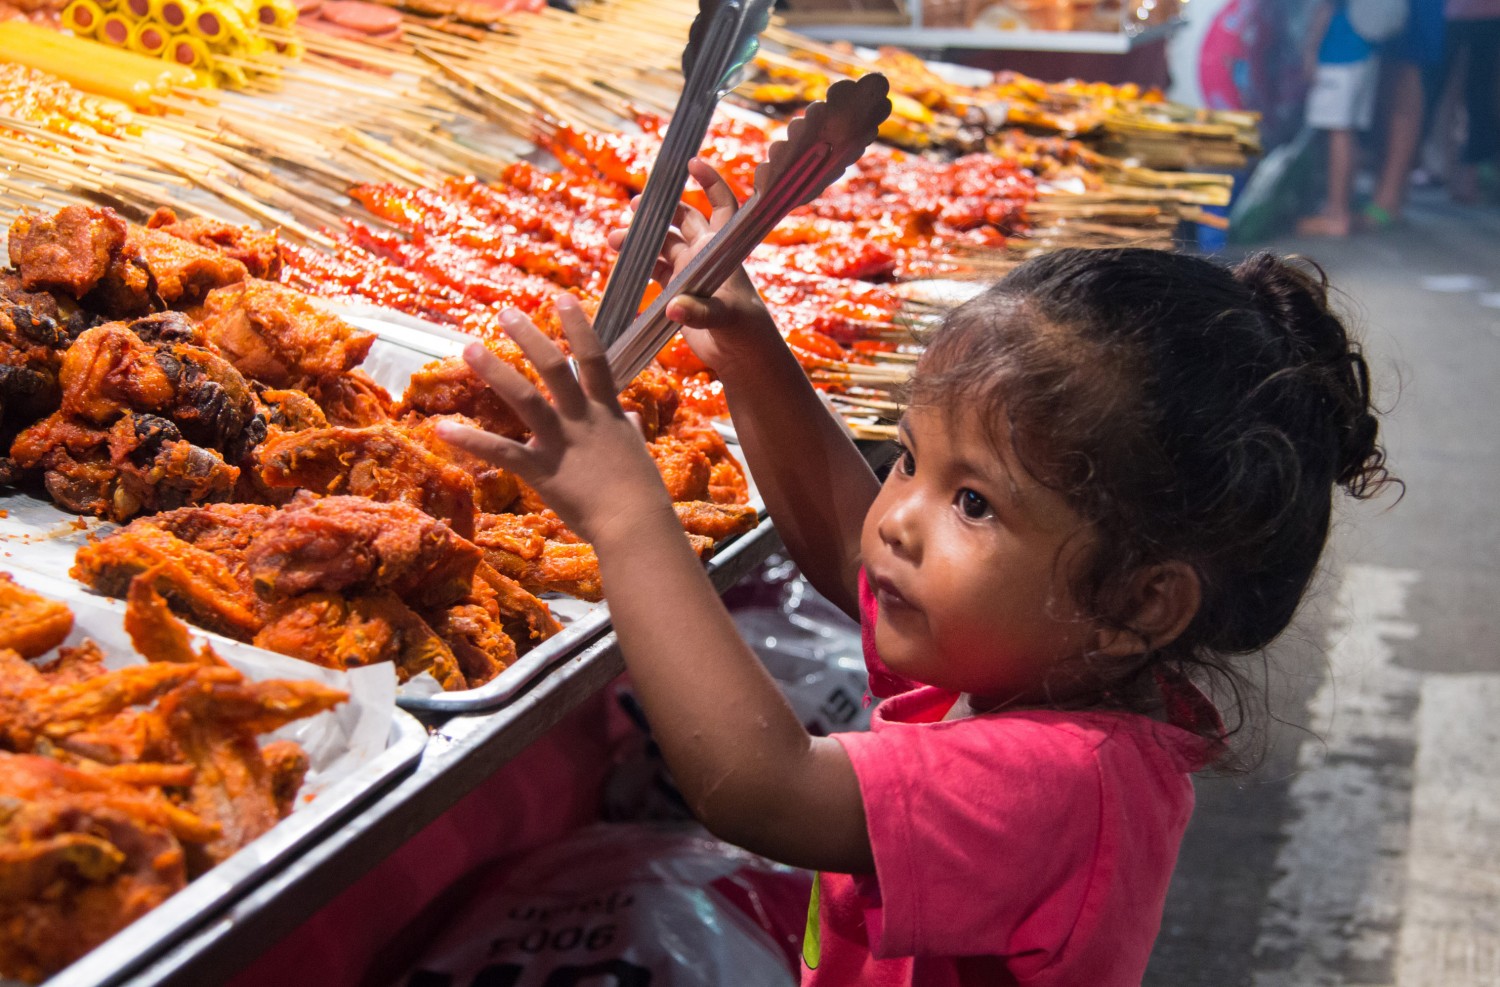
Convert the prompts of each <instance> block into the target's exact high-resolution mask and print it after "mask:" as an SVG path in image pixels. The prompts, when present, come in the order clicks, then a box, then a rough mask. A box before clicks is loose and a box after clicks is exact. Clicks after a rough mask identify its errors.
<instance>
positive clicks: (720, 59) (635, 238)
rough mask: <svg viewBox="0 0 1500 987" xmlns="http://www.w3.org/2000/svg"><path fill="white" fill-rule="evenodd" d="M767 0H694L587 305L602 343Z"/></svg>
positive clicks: (662, 236) (670, 210) (648, 257)
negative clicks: (593, 302) (604, 279)
mask: <svg viewBox="0 0 1500 987" xmlns="http://www.w3.org/2000/svg"><path fill="white" fill-rule="evenodd" d="M773 2H774V0H699V10H698V16H697V18H696V19H695V20H694V21H693V27H692V30H691V31H690V32H689V34H688V41H687V46H686V47H685V48H683V50H682V74H683V77H684V82H683V87H682V93H681V95H680V96H679V97H678V100H677V108H676V110H674V111H673V113H672V118H671V122H669V123H668V124H667V133H666V136H665V137H664V138H663V139H662V144H661V150H659V151H658V152H657V155H656V161H655V162H654V163H653V164H652V166H651V174H650V176H649V177H648V178H647V179H646V187H645V189H643V190H642V192H641V198H640V201H639V203H637V205H636V210H635V219H634V220H633V221H632V222H631V224H630V229H629V230H627V231H626V233H625V242H624V243H623V244H621V245H620V253H619V255H618V256H617V257H616V258H615V266H614V269H613V270H612V271H611V272H610V275H609V281H608V283H606V284H605V286H604V297H603V298H602V299H600V301H599V308H598V310H597V311H596V312H595V313H594V331H595V332H596V333H598V335H599V338H600V340H601V341H603V342H604V343H605V344H606V345H608V344H609V343H612V342H614V340H615V339H617V338H618V337H619V336H620V335H622V334H623V333H624V332H625V330H626V329H627V328H629V326H630V320H631V318H632V317H633V316H634V315H635V312H636V308H637V306H639V305H640V301H641V295H642V294H643V293H644V292H645V290H646V285H647V284H649V283H650V281H651V271H652V270H653V269H654V268H655V266H656V258H657V257H659V256H660V255H661V246H662V244H663V243H664V242H666V239H667V231H668V230H669V229H671V228H672V217H673V215H674V214H675V213H676V212H677V203H678V202H680V201H681V199H682V187H683V186H684V185H685V184H686V183H687V177H688V162H689V161H691V160H693V157H694V156H695V155H696V154H697V153H698V149H699V148H700V147H702V146H703V135H704V134H706V133H707V132H708V125H709V122H710V121H712V120H713V116H714V109H715V107H716V106H717V105H718V102H719V100H721V99H723V98H724V95H725V94H726V93H727V92H729V91H730V90H731V89H733V88H734V84H735V81H736V80H737V79H738V77H739V72H740V70H741V69H742V68H744V66H745V63H746V62H748V61H749V60H750V58H751V57H752V56H753V55H754V54H755V51H756V49H757V48H758V47H759V44H760V42H759V40H758V39H759V35H760V32H761V31H763V30H765V27H766V25H767V24H768V23H770V19H771V7H772V5H773Z"/></svg>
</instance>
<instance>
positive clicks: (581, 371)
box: [438, 295, 676, 546]
mask: <svg viewBox="0 0 1500 987" xmlns="http://www.w3.org/2000/svg"><path fill="white" fill-rule="evenodd" d="M557 309H558V315H559V317H560V319H561V321H562V326H563V331H564V332H565V333H566V334H567V338H568V343H569V345H570V346H571V347H572V350H573V361H572V363H573V365H576V367H577V369H578V373H577V376H574V373H573V366H570V363H569V360H568V358H567V357H565V356H564V355H563V354H562V352H561V351H560V350H559V349H558V348H557V347H556V346H555V345H553V343H552V341H551V340H550V339H548V338H547V337H546V336H545V335H544V334H543V333H542V332H541V330H539V329H537V328H536V326H534V325H532V323H531V321H530V320H529V319H527V318H526V316H525V315H523V314H522V313H520V312H518V311H516V310H515V309H508V310H506V311H505V312H503V313H501V316H500V321H501V324H502V325H503V326H504V328H505V331H506V333H507V334H508V335H509V336H510V337H511V338H512V339H514V340H515V341H516V343H517V345H519V346H520V347H521V351H522V352H523V353H525V354H526V358H527V359H528V360H530V361H531V363H532V365H533V366H534V367H536V371H537V374H538V375H539V376H540V377H541V378H542V382H543V383H544V384H546V386H547V390H548V392H549V393H550V395H551V400H548V398H547V397H545V396H544V395H543V394H542V393H541V392H540V391H538V390H537V389H536V388H535V387H534V386H532V384H531V382H530V381H528V380H527V379H526V378H525V377H524V376H522V375H521V374H520V373H519V372H517V371H516V370H515V369H514V368H513V367H510V366H508V365H507V364H505V363H504V362H503V361H502V360H500V358H499V357H497V356H495V354H494V353H492V352H490V350H489V349H487V348H486V347H485V346H483V345H482V344H480V343H471V344H470V345H469V346H468V347H467V348H466V349H465V350H464V360H465V362H467V363H468V365H469V367H470V368H471V369H472V370H473V371H474V373H476V374H477V375H479V377H480V379H481V380H483V381H484V382H485V383H486V384H488V385H489V386H490V387H491V388H492V389H493V390H494V391H495V393H496V394H498V395H499V396H500V398H501V399H502V400H503V401H505V403H506V404H508V405H510V407H511V408H513V409H514V410H515V412H516V414H517V415H518V416H520V418H521V421H522V422H524V423H525V425H526V427H527V428H528V429H530V430H531V437H530V438H529V439H528V440H527V441H525V442H517V441H515V440H513V439H508V438H505V437H503V436H499V435H495V434H493V433H490V432H486V431H484V430H482V429H478V428H473V427H470V426H467V425H460V424H457V423H454V422H443V423H442V424H440V425H439V426H438V434H439V435H440V436H441V437H442V438H443V440H444V441H445V442H451V443H452V444H454V445H456V446H458V447H459V448H461V449H466V450H468V451H469V452H472V453H474V454H475V455H476V456H480V457H482V458H483V459H486V460H488V461H489V462H492V463H494V464H495V465H497V466H501V467H504V468H505V469H508V470H511V471H512V472H514V473H516V474H517V475H518V476H520V477H521V479H523V480H525V481H526V482H527V483H529V484H530V485H531V486H533V487H535V488H536V489H537V491H538V492H539V493H541V495H542V497H543V499H544V500H546V502H547V505H548V506H549V507H551V508H552V509H553V510H555V511H556V512H557V514H558V516H559V517H561V518H562V519H563V521H564V522H565V523H567V525H568V526H569V527H570V528H572V529H573V530H574V531H575V532H577V533H578V534H579V535H580V536H582V537H583V538H584V539H585V540H587V541H589V542H591V543H593V544H594V545H595V546H600V545H604V544H609V543H612V542H613V541H616V540H621V539H623V540H625V541H628V540H629V539H631V538H632V537H633V533H634V532H636V531H638V530H639V528H640V526H641V525H642V524H643V523H644V522H646V521H647V520H651V519H656V520H660V518H661V516H662V514H663V512H664V513H665V515H666V516H668V517H672V516H673V515H672V502H671V498H670V497H669V496H668V494H667V490H666V487H665V486H664V485H663V484H662V480H661V474H660V473H658V472H657V469H656V464H655V463H654V462H652V460H651V457H650V455H649V454H647V452H646V448H645V444H644V443H643V442H642V441H641V433H640V430H639V429H638V428H637V426H636V423H635V422H634V421H632V420H631V419H630V418H628V417H627V416H626V415H625V413H624V412H623V411H622V410H621V409H620V403H619V401H618V400H617V399H616V396H615V389H614V381H613V378H612V377H611V375H610V371H609V364H608V362H607V361H606V359H605V354H604V348H603V346H601V345H600V343H599V339H598V337H597V336H595V335H594V331H593V328H592V327H591V326H590V325H589V320H588V317H587V316H586V315H585V314H584V313H583V310H582V309H581V308H580V307H579V305H578V301H577V299H575V298H574V297H573V296H571V295H564V296H563V297H562V298H560V299H559V300H558V302H557ZM672 523H673V524H674V525H675V524H676V521H675V518H674V519H673V521H672Z"/></svg>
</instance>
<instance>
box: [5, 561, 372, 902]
mask: <svg viewBox="0 0 1500 987" xmlns="http://www.w3.org/2000/svg"><path fill="white" fill-rule="evenodd" d="M9 571H10V573H11V575H12V576H13V577H14V578H15V580H16V582H17V583H19V584H20V585H22V586H25V587H27V588H28V589H32V590H35V591H36V592H38V593H41V594H42V595H43V596H46V597H48V598H49V599H53V600H58V601H60V602H62V603H66V604H67V605H68V606H69V607H70V608H71V609H72V611H73V631H72V633H71V634H69V635H68V638H67V640H66V641H64V642H63V643H64V644H65V645H69V646H76V645H79V644H81V643H83V641H84V639H86V638H87V639H91V640H93V641H94V643H95V644H97V645H99V647H100V649H101V650H102V651H103V652H104V664H105V667H106V668H112V669H113V668H124V667H126V666H129V665H140V664H144V663H145V661H146V659H145V658H143V657H142V656H141V655H140V654H139V653H137V652H136V650H135V647H134V645H132V644H131V641H130V635H129V634H127V633H126V631H125V623H124V621H125V604H124V602H123V601H120V600H111V599H108V598H106V597H100V596H94V595H91V594H90V593H88V591H87V590H85V589H84V588H83V587H81V586H79V585H78V584H77V583H75V582H71V581H65V580H61V579H55V578H52V577H50V576H47V575H44V574H41V573H37V572H33V571H28V570H26V569H22V568H19V567H15V568H10V569H9ZM188 634H189V636H190V637H191V638H192V641H193V644H194V646H195V647H196V646H200V645H202V644H205V643H206V644H209V645H211V646H212V647H213V649H214V651H216V652H217V653H218V654H219V656H220V657H221V658H223V659H224V660H225V661H227V662H229V663H230V664H231V665H233V666H234V667H235V668H236V669H238V670H239V671H241V672H243V673H244V674H245V677H246V678H249V679H251V680H253V681H257V682H260V681H264V680H267V679H298V680H312V681H316V682H321V683H323V684H325V685H328V686H331V687H333V688H335V689H341V690H343V691H345V692H347V693H349V699H348V701H347V702H343V703H340V704H339V705H338V706H336V707H334V708H333V709H331V710H328V711H327V712H323V713H319V714H318V715H316V716H309V717H307V718H305V719H301V720H297V721H295V722H293V723H288V724H287V725H286V726H284V727H281V728H280V729H278V730H276V731H275V732H274V733H269V734H265V735H264V736H263V737H262V742H264V741H265V740H270V739H276V740H295V741H296V742H297V743H299V744H301V745H302V749H303V750H305V751H306V752H307V757H308V761H309V762H310V768H309V770H308V773H307V779H306V781H305V782H304V783H303V786H302V789H301V791H299V792H298V794H297V801H296V804H295V806H294V808H293V811H294V812H295V811H297V810H298V809H301V808H302V807H303V806H306V805H308V804H310V803H311V802H312V801H313V800H314V799H316V798H317V797H318V796H319V795H321V794H322V793H323V792H324V791H326V790H327V789H328V788H329V786H331V785H335V784H337V783H338V782H340V781H342V780H343V779H345V778H347V777H350V776H351V775H353V774H354V773H355V772H356V771H358V770H359V769H360V768H362V767H364V766H365V765H366V764H368V763H370V762H371V761H373V760H374V759H375V758H376V757H378V756H379V755H380V754H381V752H383V751H384V750H385V748H386V745H387V743H388V741H389V738H390V736H391V720H392V718H393V717H394V716H395V714H396V673H395V667H394V666H393V665H390V664H389V663H384V664H378V665H370V666H367V667H365V668H359V669H351V670H349V671H338V670H336V669H332V668H323V667H322V666H319V665H314V664H312V663H311V662H306V661H300V660H298V659H296V658H288V657H286V656H284V655H278V654H275V653H273V652H270V651H265V650H262V649H260V648H255V647H251V646H250V645H247V644H241V643H239V642H237V641H231V640H228V639H227V638H222V637H220V636H219V635H217V634H214V635H210V634H208V633H206V632H204V631H201V630H198V629H197V628H195V627H192V626H191V625H189V627H188ZM210 873H212V872H210ZM200 880H201V878H200Z"/></svg>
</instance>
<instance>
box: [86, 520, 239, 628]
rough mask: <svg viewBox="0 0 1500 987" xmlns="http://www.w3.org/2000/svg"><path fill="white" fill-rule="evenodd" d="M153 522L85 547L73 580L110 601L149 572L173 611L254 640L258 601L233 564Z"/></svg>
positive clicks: (157, 588) (206, 625)
mask: <svg viewBox="0 0 1500 987" xmlns="http://www.w3.org/2000/svg"><path fill="white" fill-rule="evenodd" d="M149 521H150V519H143V520H142V521H137V522H136V523H135V524H132V525H130V526H129V527H127V528H125V529H123V530H121V531H117V532H115V533H114V534H112V535H110V536H109V537H108V538H104V539H102V540H100V541H98V542H95V543H93V544H90V545H85V546H83V547H82V548H80V549H79V550H78V554H77V556H76V557H75V558H74V563H73V568H72V569H70V570H69V575H71V576H72V577H73V578H74V579H77V580H78V581H80V582H82V583H84V584H85V585H87V586H91V587H93V588H94V589H96V590H98V591H99V592H101V593H103V594H105V595H107V596H114V597H124V596H125V595H126V594H127V593H128V591H129V589H130V583H131V580H133V579H135V577H136V576H138V575H140V574H141V573H144V572H149V573H151V584H152V585H153V586H154V587H155V588H156V590H157V592H159V593H161V594H162V595H163V596H165V597H166V598H167V601H168V603H170V604H171V606H172V609H173V612H175V613H179V614H182V615H184V616H185V617H186V618H187V619H188V620H190V621H192V622H193V623H194V624H197V625H198V626H199V627H204V628H207V629H208V630H211V631H217V632H218V633H220V634H224V635H226V636H228V637H232V638H235V639H237V640H240V641H248V640H250V639H251V638H252V637H254V636H255V632H256V631H257V630H259V629H260V626H261V621H260V619H259V618H258V617H257V616H256V606H257V603H256V600H255V597H254V596H253V595H252V594H251V593H250V592H249V590H247V589H246V588H244V587H243V586H242V585H241V584H240V582H239V580H238V579H236V578H235V575H234V572H233V570H231V568H230V567H229V565H228V564H226V563H225V561H224V560H223V559H221V558H220V557H219V556H218V555H215V554H214V553H213V552H209V551H205V550H203V549H201V548H198V547H196V546H194V545H191V544H189V543H188V542H185V541H183V540H182V539H181V538H178V537H177V536H176V535H173V534H172V533H171V532H168V531H164V530H162V529H161V528H157V527H154V526H152V525H151V524H150V523H149Z"/></svg>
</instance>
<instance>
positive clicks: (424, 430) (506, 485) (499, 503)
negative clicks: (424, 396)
mask: <svg viewBox="0 0 1500 987" xmlns="http://www.w3.org/2000/svg"><path fill="white" fill-rule="evenodd" d="M445 421H451V422H457V423H458V424H460V425H469V426H471V427H474V428H477V427H479V423H478V422H476V421H474V419H472V418H465V417H464V416H463V415H433V416H432V417H430V418H418V417H417V416H415V415H412V416H410V417H408V418H407V420H406V422H404V423H403V424H404V426H405V428H406V433H407V435H409V436H410V437H411V438H412V439H413V440H415V441H416V442H418V443H420V444H421V445H422V446H424V447H426V448H427V450H428V451H429V452H431V453H432V454H433V455H435V456H437V457H438V458H439V459H442V460H444V461H446V462H449V463H451V464H453V465H454V466H456V467H457V468H459V469H461V470H463V471H464V472H465V473H467V474H469V478H470V479H472V480H473V481H474V507H475V509H476V510H479V511H482V512H484V513H486V514H501V513H504V512H505V511H506V510H508V509H509V508H510V507H511V505H513V504H514V503H515V502H516V500H517V498H519V497H520V496H521V478H520V477H518V476H516V475H515V474H514V473H512V472H511V471H510V470H506V469H501V468H500V467H499V466H495V465H494V464H492V463H489V462H486V461H485V460H483V459H480V458H479V457H478V456H476V455H474V454H473V453H472V452H469V451H467V450H465V449H460V448H459V447H458V446H455V445H450V444H449V443H447V442H444V441H443V440H442V439H441V438H439V437H438V434H437V427H438V425H439V423H441V422H445Z"/></svg>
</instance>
